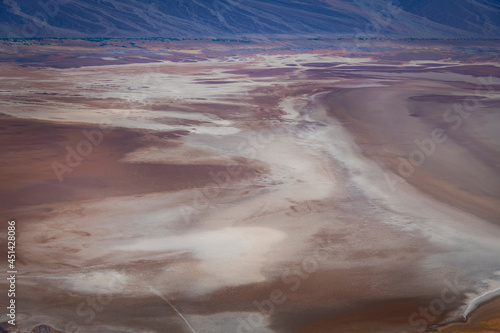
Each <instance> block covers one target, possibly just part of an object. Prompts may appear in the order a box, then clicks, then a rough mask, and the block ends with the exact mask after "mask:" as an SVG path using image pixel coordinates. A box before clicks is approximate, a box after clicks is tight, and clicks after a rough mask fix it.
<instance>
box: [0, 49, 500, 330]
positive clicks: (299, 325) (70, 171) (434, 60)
mask: <svg viewBox="0 0 500 333" xmlns="http://www.w3.org/2000/svg"><path fill="white" fill-rule="evenodd" d="M116 43H121V42H120V41H116ZM127 43H128V41H127ZM343 43H345V45H344V46H345V47H344V46H343V45H341V46H338V47H336V48H327V47H324V48H319V49H312V48H311V49H310V50H308V49H306V50H299V49H293V48H290V49H289V50H284V49H283V48H280V47H275V46H272V44H271V43H269V42H267V43H264V42H262V43H261V44H259V45H256V46H253V47H254V49H252V48H251V47H250V46H251V45H250V46H241V45H240V44H238V43H233V44H234V45H233V44H231V43H229V44H228V43H223V42H194V41H193V42H191V43H188V42H183V41H179V42H171V43H170V44H168V48H167V45H166V44H165V43H163V44H162V43H153V42H150V41H148V43H146V44H145V46H144V47H143V48H130V47H129V48H121V47H119V46H99V43H98V42H90V41H87V42H85V41H78V40H66V41H64V40H63V41H56V40H52V41H45V42H43V41H35V42H33V44H32V45H24V44H23V43H21V42H6V41H4V42H3V45H1V47H2V52H3V53H2V59H1V61H0V68H1V71H0V76H1V81H0V113H1V115H0V117H1V118H0V119H1V128H0V138H1V140H2V145H1V146H0V149H1V155H0V156H1V159H2V162H1V163H2V168H3V169H2V170H3V171H2V173H1V175H0V177H1V179H0V183H1V186H2V191H1V197H0V198H1V205H2V209H3V210H4V211H5V212H7V216H5V219H14V220H16V223H17V226H18V227H17V228H18V229H17V230H18V239H17V243H18V245H17V247H18V258H17V263H18V271H19V277H18V281H17V290H18V292H17V325H16V328H15V329H16V331H17V332H30V331H34V332H39V333H42V332H103V333H104V332H106V333H108V332H109V333H111V332H179V333H183V332H197V333H200V332H209V333H212V332H213V333H222V332H225V333H226V332H227V333H230V332H231V333H233V332H234V333H247V332H258V333H291V332H293V333H312V332H314V333H329V332H345V333H349V332H367V333H368V332H424V331H432V332H498V331H500V316H499V311H498V309H499V308H500V298H499V297H498V295H499V294H500V289H499V288H500V261H499V258H500V242H499V239H500V177H499V175H500V131H499V128H498V126H499V124H500V112H499V108H500V58H498V56H496V55H495V54H498V48H497V46H495V44H491V45H490V44H488V43H487V42H484V43H485V44H484V45H483V44H480V42H477V43H478V45H479V46H477V45H476V44H474V45H467V47H468V48H471V49H472V48H476V49H477V48H480V47H482V48H483V52H481V53H478V52H474V53H471V54H469V53H468V52H467V48H462V47H460V44H458V43H456V44H454V43H451V42H450V43H448V44H446V43H442V44H439V43H437V42H436V43H431V42H428V43H427V44H426V43H423V42H421V43H417V42H412V43H410V42H408V41H400V42H389V41H387V42H380V45H376V47H372V49H378V50H379V51H372V52H361V51H357V52H354V51H349V50H348V47H347V46H348V44H349V43H353V41H351V42H348V41H345V42H343ZM471 43H472V42H471ZM136 44H137V43H136ZM14 48H15V51H13V49H14ZM9 50H10V51H9ZM9 52H10V53H9ZM14 52H15V54H16V57H17V58H15V59H14V58H13V57H12V58H11V57H9V55H10V54H14ZM20 54H21V55H22V56H19V55H20ZM477 54H480V55H481V56H477ZM4 231H5V230H2V232H4ZM5 232H6V231H5ZM4 239H6V238H5V237H3V238H2V242H3V240H4ZM4 243H5V242H4ZM4 243H2V244H3V245H5V244H4ZM2 249H5V246H3V247H2ZM2 251H3V250H2ZM1 285H2V286H3V287H4V288H6V287H7V281H5V279H3V280H2V284H1ZM2 290H4V289H2ZM1 318H2V320H3V321H4V322H6V321H7V319H6V317H5V315H3V317H1ZM5 327H7V325H5Z"/></svg>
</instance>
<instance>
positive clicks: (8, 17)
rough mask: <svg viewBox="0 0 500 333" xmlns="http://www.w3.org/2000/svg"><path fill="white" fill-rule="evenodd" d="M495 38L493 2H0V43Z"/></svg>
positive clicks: (499, 22) (498, 31) (497, 11)
mask: <svg viewBox="0 0 500 333" xmlns="http://www.w3.org/2000/svg"><path fill="white" fill-rule="evenodd" d="M255 35H259V36H262V35H285V36H286V35H294V36H296V35H304V36H351V37H366V36H368V37H389V38H390V37H414V38H432V37H438V38H462V37H463V38H470V37H474V38H496V37H498V36H500V2H499V1H498V0H395V1H390V0H208V1H203V0H22V1H15V0H3V1H2V2H0V37H9V38H26V37H60V38H62V37H73V38H86V37H131V38H138V37H226V36H248V37H251V36H255Z"/></svg>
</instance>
